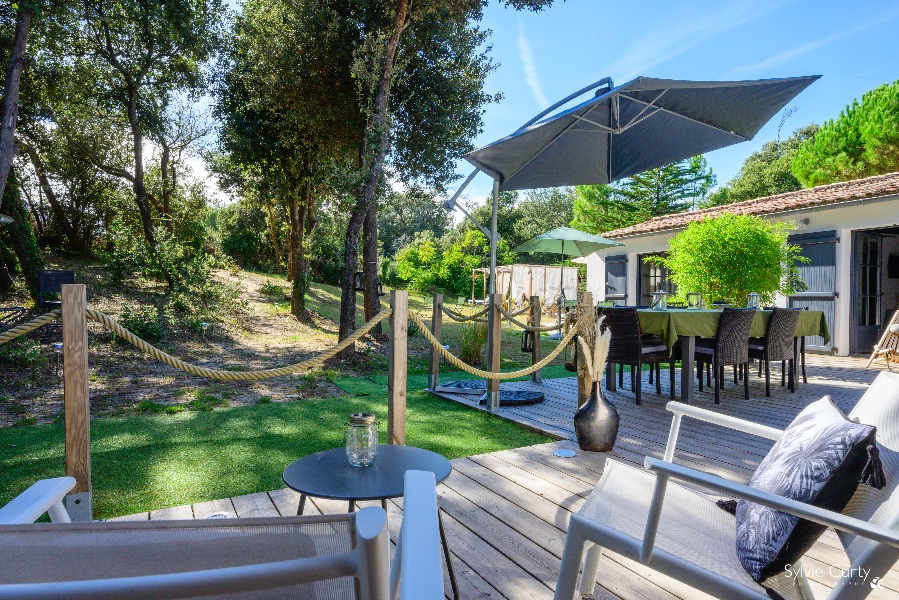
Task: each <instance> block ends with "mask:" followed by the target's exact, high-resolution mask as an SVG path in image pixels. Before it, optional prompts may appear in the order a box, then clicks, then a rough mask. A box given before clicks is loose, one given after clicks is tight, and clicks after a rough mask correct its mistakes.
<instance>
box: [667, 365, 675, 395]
mask: <svg viewBox="0 0 899 600" xmlns="http://www.w3.org/2000/svg"><path fill="white" fill-rule="evenodd" d="M668 381H669V382H670V383H671V390H670V393H671V399H672V400H674V361H673V360H672V361H671V362H670V363H668Z"/></svg>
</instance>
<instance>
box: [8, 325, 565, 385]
mask: <svg viewBox="0 0 899 600" xmlns="http://www.w3.org/2000/svg"><path fill="white" fill-rule="evenodd" d="M485 312H486V311H485ZM500 312H501V313H502V314H503V315H504V316H505V317H506V318H507V319H509V321H511V322H512V323H515V324H516V325H518V326H519V327H521V328H523V329H526V330H528V331H552V330H555V329H559V328H560V326H559V325H552V326H548V327H530V326H528V325H526V324H524V323H521V322H520V321H518V320H517V319H515V318H514V317H513V316H512V314H510V313H509V312H507V311H506V310H505V309H502V308H500ZM61 313H62V311H59V310H55V311H52V312H49V313H46V314H43V315H41V316H39V317H37V318H35V319H33V320H31V321H29V322H28V323H24V324H22V325H19V326H18V327H14V328H13V329H10V330H9V331H5V332H3V333H0V345H2V344H5V343H7V342H9V341H12V340H14V339H16V338H18V337H20V336H23V335H25V334H26V333H30V332H31V331H34V330H35V329H39V328H41V327H43V326H44V325H46V324H48V323H50V322H52V321H54V320H56V319H58V318H59V317H60V315H61ZM85 314H86V316H87V317H88V318H89V319H90V320H92V321H95V322H97V323H99V324H101V325H103V326H104V327H105V328H106V329H108V330H110V331H112V332H113V333H114V334H116V335H117V336H119V337H121V338H122V339H123V340H125V341H126V342H128V343H129V344H131V345H133V346H134V347H136V348H137V349H138V350H140V351H141V352H143V353H144V354H147V355H148V356H150V357H151V358H153V359H155V360H157V361H159V362H161V363H163V364H166V365H168V366H170V367H173V368H175V369H180V370H181V371H184V372H186V373H190V374H191V375H197V376H199V377H206V378H209V379H216V380H219V381H258V380H261V379H268V378H271V377H281V376H284V375H292V374H295V373H299V372H305V371H311V370H314V369H316V368H318V367H321V366H322V365H323V364H324V363H325V362H326V361H327V360H329V359H331V358H333V357H334V356H337V355H338V354H339V353H340V352H342V351H343V350H345V349H346V348H348V347H349V346H351V345H352V344H354V343H355V342H357V341H359V339H360V338H362V337H363V336H364V335H366V334H367V333H368V332H370V331H371V330H372V329H373V328H374V327H375V325H377V324H378V323H380V322H382V321H384V320H385V319H388V318H389V317H390V316H391V315H392V314H393V309H392V308H386V309H384V310H382V311H381V312H379V313H378V314H377V315H375V317H374V318H373V319H372V320H371V321H369V322H367V323H366V324H365V325H363V326H362V327H361V328H359V329H357V330H356V331H355V332H354V333H353V334H352V335H351V336H349V337H348V338H346V339H344V340H343V341H342V342H340V343H338V344H337V345H335V346H333V347H332V348H331V349H329V350H327V351H325V352H323V353H322V354H319V355H318V356H316V357H314V358H310V359H308V360H305V361H302V362H299V363H295V364H291V365H286V366H283V367H278V368H275V369H261V370H258V371H227V370H224V369H211V368H209V367H203V366H200V365H195V364H192V363H188V362H185V361H183V360H181V359H179V358H176V357H174V356H172V355H171V354H168V353H167V352H164V351H162V350H160V349H159V348H157V347H155V346H153V345H152V344H150V343H148V342H146V341H144V340H142V339H141V338H139V337H138V336H136V335H135V334H133V333H131V332H130V331H128V330H127V329H125V328H124V327H122V326H121V325H120V324H119V323H117V322H116V321H115V320H114V319H113V318H112V317H110V316H109V315H107V314H105V313H102V312H100V311H98V310H94V309H92V308H88V309H86V310H85ZM482 314H483V313H482ZM513 314H514V313H513ZM409 319H410V320H411V321H412V322H413V323H414V324H415V325H416V326H417V327H418V329H419V331H420V332H421V334H422V335H423V336H424V337H425V339H426V340H427V341H428V343H429V344H431V346H432V347H434V348H435V349H436V350H437V352H439V353H440V354H441V355H442V356H443V357H444V358H445V359H446V360H447V362H449V363H450V364H452V365H454V366H456V367H457V368H459V369H461V370H462V371H465V372H466V373H470V374H471V375H475V376H477V377H482V378H484V379H498V380H505V379H515V378H518V377H524V376H526V375H530V374H531V373H534V372H535V371H538V370H540V369H542V368H543V367H545V366H546V365H548V364H549V363H551V362H552V361H553V360H555V359H556V357H558V356H559V354H561V353H562V351H563V350H564V349H565V347H566V346H567V345H568V344H569V343H571V340H572V339H573V338H574V336H575V335H576V334H577V327H572V326H571V323H570V320H569V319H566V323H565V329H566V332H565V334H564V335H563V337H562V339H561V340H560V341H559V344H558V346H556V348H555V349H553V351H552V352H550V353H549V354H547V355H546V357H545V358H544V359H543V360H541V361H539V362H537V363H535V364H533V365H531V366H530V367H527V368H525V369H521V370H518V371H511V372H506V373H502V372H499V373H494V372H492V371H484V370H483V369H478V368H477V367H473V366H471V365H469V364H467V363H465V362H463V361H462V359H461V358H459V357H457V356H456V355H454V354H452V353H451V352H450V351H449V350H447V349H446V348H444V347H443V345H442V344H441V343H440V341H439V340H438V339H437V338H436V337H434V334H433V333H431V331H430V330H429V329H428V327H427V325H426V324H425V322H424V321H423V320H422V318H421V317H419V316H418V314H416V313H415V312H412V311H410V312H409Z"/></svg>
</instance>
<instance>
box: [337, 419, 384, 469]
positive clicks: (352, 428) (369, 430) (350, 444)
mask: <svg viewBox="0 0 899 600" xmlns="http://www.w3.org/2000/svg"><path fill="white" fill-rule="evenodd" d="M345 428H346V457H347V460H349V461H350V464H351V465H353V466H354V467H367V466H369V465H371V464H372V463H373V462H374V461H375V457H376V456H378V422H377V420H375V415H373V414H372V413H353V414H352V415H350V420H349V421H348V422H347V423H346V425H345Z"/></svg>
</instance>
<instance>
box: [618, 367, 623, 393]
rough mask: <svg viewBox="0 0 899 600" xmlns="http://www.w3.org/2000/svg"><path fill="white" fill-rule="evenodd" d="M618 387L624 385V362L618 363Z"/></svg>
mask: <svg viewBox="0 0 899 600" xmlns="http://www.w3.org/2000/svg"><path fill="white" fill-rule="evenodd" d="M618 387H620V388H623V387H624V363H618Z"/></svg>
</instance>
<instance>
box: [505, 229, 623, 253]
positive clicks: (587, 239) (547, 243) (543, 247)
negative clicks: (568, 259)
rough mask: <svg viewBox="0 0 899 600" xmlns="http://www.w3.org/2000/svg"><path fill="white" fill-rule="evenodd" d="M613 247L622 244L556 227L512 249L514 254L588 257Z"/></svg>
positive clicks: (575, 230)
mask: <svg viewBox="0 0 899 600" xmlns="http://www.w3.org/2000/svg"><path fill="white" fill-rule="evenodd" d="M612 246H621V244H619V243H618V242H613V241H612V240H607V239H606V238H604V237H599V236H598V235H593V234H590V233H586V232H584V231H579V230H577V229H572V228H571V227H556V228H555V229H552V230H550V231H547V232H546V233H541V234H540V235H538V236H537V237H535V238H533V239H531V240H529V241H527V242H525V243H523V244H521V245H520V246H516V247H515V248H512V252H551V253H553V254H562V255H564V256H587V255H590V254H593V253H594V252H596V251H597V250H602V249H603V248H611V247H612Z"/></svg>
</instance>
